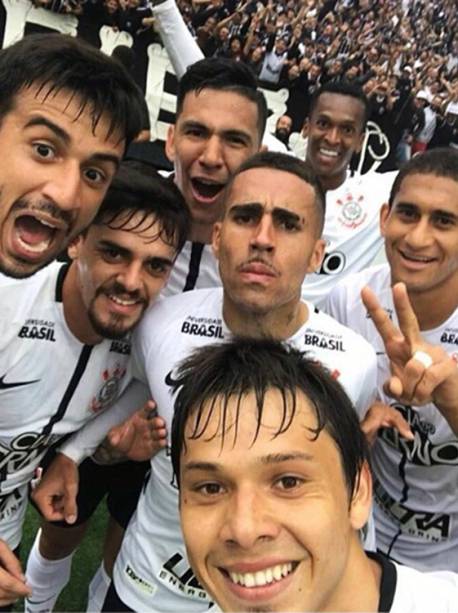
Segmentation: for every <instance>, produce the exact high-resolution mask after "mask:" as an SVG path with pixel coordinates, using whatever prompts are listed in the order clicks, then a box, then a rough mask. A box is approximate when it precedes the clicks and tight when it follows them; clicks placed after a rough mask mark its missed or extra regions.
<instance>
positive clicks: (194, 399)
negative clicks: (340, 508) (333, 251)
mask: <svg viewBox="0 0 458 613" xmlns="http://www.w3.org/2000/svg"><path fill="white" fill-rule="evenodd" d="M272 389H274V390H278V391H279V392H280V394H281V397H282V400H283V402H282V411H283V413H282V417H281V421H280V425H279V427H278V429H277V431H276V432H274V433H273V434H272V438H276V437H277V436H279V435H280V434H282V433H283V432H286V431H287V430H288V428H289V427H290V426H291V423H292V421H293V419H294V416H295V413H296V409H297V393H298V392H302V393H303V394H304V395H305V397H306V398H307V400H308V401H309V402H310V404H311V406H312V408H313V409H314V411H315V414H316V418H317V427H316V428H315V429H311V434H312V435H313V436H314V437H315V439H316V438H318V436H319V435H320V432H321V431H322V430H325V431H326V432H327V433H328V434H329V435H330V436H331V438H332V439H333V440H334V442H335V444H336V447H337V449H338V451H339V454H340V457H341V460H342V467H343V472H344V476H345V481H346V485H347V489H348V492H349V495H350V499H351V498H352V495H353V492H354V491H355V486H356V484H357V483H358V477H359V474H360V471H361V468H362V466H363V463H364V462H365V461H368V447H367V442H366V438H365V436H364V434H363V432H362V430H361V428H360V425H359V419H358V415H357V413H356V411H355V409H354V407H353V405H352V403H351V401H350V399H349V398H348V396H347V394H346V393H345V391H344V389H343V388H342V386H341V385H340V384H339V383H338V382H337V381H336V380H335V379H334V378H333V377H332V375H331V374H330V372H329V371H328V370H327V369H325V368H324V367H323V366H321V365H319V364H317V363H316V362H314V361H312V360H309V359H307V358H306V357H305V356H304V354H303V353H302V352H300V351H298V350H297V349H294V348H293V347H291V346H289V345H287V344H286V343H281V342H278V341H273V340H266V339H264V340H253V339H234V340H233V341H231V342H227V343H221V344H217V345H209V346H205V347H201V348H199V349H197V350H195V351H194V352H193V353H192V354H191V355H190V356H189V357H187V358H186V359H185V360H184V361H183V362H182V363H181V364H180V366H179V368H178V370H177V371H176V372H175V373H174V382H173V392H174V393H175V394H176V397H175V407H174V417H173V422H172V431H171V436H172V451H171V459H172V465H173V470H174V473H175V476H176V479H177V483H178V485H179V483H180V461H181V454H182V452H183V451H184V450H185V449H186V439H185V431H186V424H187V422H188V419H189V417H190V416H191V415H193V416H195V422H194V424H195V425H194V427H193V430H192V433H191V435H190V438H191V439H198V438H200V437H201V436H203V435H204V434H205V431H206V428H207V426H208V422H209V420H210V414H212V413H213V412H214V411H215V410H218V409H217V407H218V408H219V407H220V410H221V417H220V423H221V424H222V442H221V444H222V445H223V444H224V437H225V436H228V431H227V429H226V426H227V425H228V422H227V418H228V415H227V411H228V403H229V399H230V398H233V397H234V396H235V397H236V398H237V413H236V416H235V424H233V423H231V427H232V426H233V428H232V432H233V437H234V438H233V440H234V442H235V440H236V438H237V432H238V423H239V420H240V419H243V404H242V403H243V399H244V396H245V395H246V394H248V393H250V392H253V393H254V395H255V398H256V408H257V429H256V432H255V434H254V436H253V443H254V442H255V440H256V438H257V436H258V434H259V430H260V428H261V422H262V416H263V409H264V400H265V396H266V393H267V392H268V391H269V390H272ZM207 409H208V410H209V412H210V414H207V413H206V410H207Z"/></svg>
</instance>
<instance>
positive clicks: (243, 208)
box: [229, 202, 305, 224]
mask: <svg viewBox="0 0 458 613" xmlns="http://www.w3.org/2000/svg"><path fill="white" fill-rule="evenodd" d="M263 212H264V206H263V205H262V204H261V203H260V202H247V203H244V204H234V205H233V206H231V207H230V209H229V213H230V214H231V215H234V214H235V215H238V214H240V213H242V214H243V213H245V214H246V213H251V214H252V215H258V216H259V217H260V216H261V215H262V214H263ZM271 215H272V217H273V218H274V219H275V220H276V221H285V220H288V221H290V222H292V223H296V224H301V223H305V218H304V217H301V216H300V215H298V214H297V213H294V212H293V211H290V210H289V209H284V208H283V207H280V206H276V207H274V208H273V209H272V212H271Z"/></svg>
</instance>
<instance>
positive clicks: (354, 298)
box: [325, 264, 390, 320]
mask: <svg viewBox="0 0 458 613" xmlns="http://www.w3.org/2000/svg"><path fill="white" fill-rule="evenodd" d="M366 285H368V286H369V287H370V288H371V289H373V291H374V292H375V293H376V294H377V295H380V293H381V292H384V291H386V290H387V289H388V290H389V289H390V269H389V266H388V264H380V265H378V266H370V267H369V268H365V269H364V270H362V271H361V272H357V273H354V274H351V275H348V276H347V277H346V278H345V279H343V280H342V281H340V282H339V283H337V285H336V286H335V287H334V288H333V289H332V290H331V291H330V293H329V295H328V297H327V300H326V308H325V310H326V311H327V312H328V313H331V314H332V315H334V316H336V317H337V314H336V313H335V309H338V308H339V305H341V308H342V307H343V308H344V309H345V311H346V312H347V313H351V312H353V311H354V309H355V308H356V309H364V305H363V303H362V301H361V290H362V289H363V287H365V286H366ZM338 319H339V320H340V317H338Z"/></svg>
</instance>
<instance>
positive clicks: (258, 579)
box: [229, 562, 293, 587]
mask: <svg viewBox="0 0 458 613" xmlns="http://www.w3.org/2000/svg"><path fill="white" fill-rule="evenodd" d="M292 570H293V565H292V563H291V562H288V563H287V564H277V565H276V566H272V567H271V568H265V569H264V570H258V571H256V572H255V573H229V576H230V578H231V580H232V582H233V583H237V584H238V585H243V586H244V587H262V586H263V585H266V584H268V583H272V582H273V581H280V580H281V579H283V577H286V576H287V575H289V573H290V572H292Z"/></svg>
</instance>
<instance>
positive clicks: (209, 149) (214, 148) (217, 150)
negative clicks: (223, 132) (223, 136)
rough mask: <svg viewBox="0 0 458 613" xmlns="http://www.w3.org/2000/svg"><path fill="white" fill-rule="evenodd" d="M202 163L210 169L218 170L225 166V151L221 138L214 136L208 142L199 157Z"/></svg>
mask: <svg viewBox="0 0 458 613" xmlns="http://www.w3.org/2000/svg"><path fill="white" fill-rule="evenodd" d="M199 161H200V163H201V164H202V165H203V166H205V167H208V168H218V167H220V166H222V165H223V149H222V144H221V140H220V138H219V137H218V136H217V135H216V134H213V135H212V136H210V137H209V138H208V139H207V140H206V141H205V145H204V148H203V149H202V152H201V154H200V157H199Z"/></svg>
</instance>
